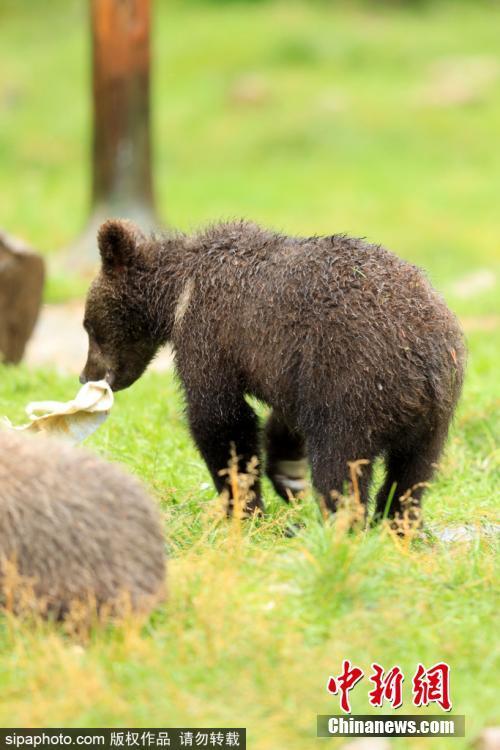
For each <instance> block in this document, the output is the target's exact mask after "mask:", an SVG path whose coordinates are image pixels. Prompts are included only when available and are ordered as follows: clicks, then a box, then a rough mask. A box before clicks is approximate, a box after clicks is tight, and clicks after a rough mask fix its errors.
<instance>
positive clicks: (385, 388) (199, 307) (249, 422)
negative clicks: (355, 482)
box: [82, 220, 465, 516]
mask: <svg viewBox="0 0 500 750" xmlns="http://www.w3.org/2000/svg"><path fill="white" fill-rule="evenodd" d="M99 247H100V251H101V257H102V269H101V272H100V274H99V276H98V277H97V279H96V280H95V281H94V282H93V284H92V286H91V288H90V290H89V293H88V297H87V304H86V312H85V321H84V325H85V327H86V330H87V332H88V334H89V341H90V344H89V357H88V361H87V364H86V366H85V369H84V371H83V373H82V382H85V380H95V379H98V378H102V377H107V378H108V380H109V382H110V383H111V385H112V387H113V388H114V389H115V390H118V389H120V388H126V387H128V386H130V385H131V384H132V383H133V382H134V381H135V380H136V379H137V378H138V377H139V376H140V375H141V374H142V372H143V371H144V370H145V368H146V366H147V365H148V363H149V362H150V360H151V359H152V358H153V356H154V355H155V352H156V351H157V349H158V348H159V347H160V346H162V345H163V344H165V343H166V342H169V341H170V342H172V344H173V347H174V351H175V356H176V367H177V371H178V373H179V376H180V379H181V381H182V384H183V386H184V390H185V394H186V399H187V412H188V417H189V423H190V427H191V432H192V435H193V437H194V439H195V441H196V443H197V445H198V448H199V449H200V451H201V453H202V455H203V457H204V459H205V461H206V463H207V465H208V468H209V470H210V472H211V474H212V477H213V480H214V482H215V485H216V487H217V489H218V490H221V489H222V488H223V487H224V482H225V479H224V478H223V477H221V475H220V473H219V472H220V470H221V469H223V468H224V467H225V466H226V465H227V463H228V458H229V453H230V445H231V443H234V445H235V446H236V451H237V453H238V455H239V456H241V461H240V466H241V467H242V469H244V467H245V466H246V464H247V462H248V461H249V459H250V458H251V457H252V456H254V455H257V456H258V455H259V454H260V447H259V443H260V440H259V430H258V424H257V418H256V415H255V413H254V411H253V410H252V409H251V408H250V406H249V405H248V403H247V401H246V400H245V395H247V394H252V395H254V396H256V397H257V398H258V399H261V400H262V401H264V402H265V403H267V404H268V405H269V406H271V407H272V415H271V417H270V420H269V423H268V425H267V427H266V431H265V435H266V449H267V455H268V463H267V471H268V473H269V475H270V477H271V479H272V481H273V483H274V486H275V487H276V489H277V491H278V492H279V493H280V494H281V495H282V496H283V497H285V498H286V497H287V496H288V494H289V491H291V492H292V494H295V493H296V492H297V491H299V490H300V489H301V488H302V487H303V480H304V475H305V457H306V456H307V458H308V460H309V463H310V467H311V472H312V480H313V484H314V486H315V488H316V489H317V490H318V491H319V493H321V495H322V496H323V497H324V499H325V501H326V503H327V504H328V505H329V506H330V507H331V508H332V509H335V505H336V502H335V497H334V496H332V491H334V492H335V493H340V492H342V490H343V489H344V484H345V482H346V481H347V480H348V478H349V469H348V462H349V461H354V460H356V459H362V458H363V459H369V461H370V465H369V467H368V468H367V469H366V470H365V471H364V473H363V477H362V479H361V487H360V489H361V496H362V500H363V502H364V503H365V504H366V501H367V498H368V488H369V483H370V474H371V465H372V463H373V460H374V459H375V458H376V457H377V456H383V457H384V458H385V461H386V467H387V472H386V479H385V481H384V484H383V486H382V488H381V489H380V491H379V493H378V497H377V504H376V514H377V515H381V514H382V513H383V512H384V510H386V511H388V514H389V516H394V514H395V513H397V512H399V511H400V510H401V504H400V498H401V496H402V495H403V494H404V493H407V491H409V490H411V488H414V486H415V485H416V484H419V483H421V482H426V481H427V480H428V479H429V478H430V476H431V475H432V472H433V468H434V466H435V464H436V462H437V460H438V459H439V456H440V454H441V450H442V447H443V443H444V440H445V438H446V434H447V431H448V426H449V423H450V420H451V418H452V415H453V411H454V409H455V405H456V403H457V399H458V397H459V394H460V389H461V385H462V380H463V374H464V364H465V348H464V343H463V338H462V334H461V331H460V328H459V325H458V323H457V321H456V319H455V317H454V316H453V315H452V313H451V312H450V311H449V310H448V308H447V307H446V305H445V303H444V302H443V300H442V299H441V297H440V296H439V295H438V294H437V293H436V292H435V291H434V290H433V289H432V287H431V285H430V284H429V282H428V280H427V279H426V277H425V275H424V274H423V273H422V271H421V270H419V269H418V268H416V267H415V266H413V265H411V264H410V263H407V262H405V261H403V260H401V259H399V258H398V257H396V256H395V255H393V254H392V253H390V252H389V251H387V250H385V249H384V248H382V247H380V246H378V245H371V244H368V243H367V242H364V241H363V240H360V239H351V238H348V237H346V236H343V235H333V236H328V237H287V236H283V235H279V234H276V233H273V232H270V231H267V230H265V229H262V228H260V227H258V226H256V225H254V224H251V223H247V222H243V221H241V222H235V223H228V224H220V225H218V226H214V227H211V228H209V229H207V230H205V231H203V232H201V233H199V234H195V235H194V236H184V235H175V236H165V237H162V238H156V237H152V238H146V237H144V236H143V235H141V233H140V231H139V230H138V229H137V227H135V226H134V225H132V224H130V223H128V222H122V221H119V220H110V221H108V222H106V223H105V224H104V225H103V226H102V227H101V229H100V232H99ZM394 485H395V487H394ZM256 490H257V491H256V497H255V506H259V507H262V501H261V498H260V492H259V488H258V486H257V487H256ZM422 490H423V488H422V487H418V488H415V489H414V490H413V498H414V499H415V500H417V501H418V499H419V497H420V495H421V494H422ZM391 497H392V499H391ZM388 498H389V502H388ZM387 505H388V506H389V507H386V506H387Z"/></svg>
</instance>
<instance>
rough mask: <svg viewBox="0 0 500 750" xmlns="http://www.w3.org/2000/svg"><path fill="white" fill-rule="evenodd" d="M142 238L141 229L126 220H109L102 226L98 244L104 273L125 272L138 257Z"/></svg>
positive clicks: (98, 235)
mask: <svg viewBox="0 0 500 750" xmlns="http://www.w3.org/2000/svg"><path fill="white" fill-rule="evenodd" d="M141 237H142V235H141V231H140V229H139V227H137V226H136V225H135V224H134V223H133V222H131V221H126V220H124V219H108V221H105V222H104V224H101V227H100V229H99V232H98V234H97V244H98V246H99V252H100V253H101V259H102V267H103V270H104V271H109V272H114V271H117V272H119V271H123V270H124V269H125V268H128V267H129V266H131V265H132V264H133V262H134V258H135V256H136V248H137V242H138V240H139V239H140V238H141Z"/></svg>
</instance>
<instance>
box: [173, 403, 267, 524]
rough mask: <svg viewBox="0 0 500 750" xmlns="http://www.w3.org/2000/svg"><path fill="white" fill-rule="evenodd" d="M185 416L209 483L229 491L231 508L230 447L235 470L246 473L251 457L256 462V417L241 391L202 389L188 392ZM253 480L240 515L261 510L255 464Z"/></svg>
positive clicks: (257, 455)
mask: <svg viewBox="0 0 500 750" xmlns="http://www.w3.org/2000/svg"><path fill="white" fill-rule="evenodd" d="M187 397H188V417H189V425H190V428H191V434H192V436H193V438H194V440H195V442H196V445H197V446H198V449H199V451H200V453H201V455H202V456H203V458H204V460H205V463H206V464H207V466H208V469H209V471H210V474H211V475H212V479H213V482H214V484H215V487H216V489H217V491H218V492H219V493H221V492H223V491H224V490H227V491H228V493H229V509H230V510H232V507H233V503H234V497H233V490H232V486H231V485H232V483H231V481H230V477H229V475H228V473H227V469H228V468H229V466H230V463H231V458H232V450H233V449H234V452H235V453H236V456H237V460H238V473H239V474H247V473H248V467H249V465H251V462H252V459H254V461H255V459H257V461H259V457H260V451H259V430H258V420H257V416H256V414H255V412H254V411H253V409H251V408H250V406H249V405H248V404H247V402H246V401H245V399H244V397H243V394H241V395H240V394H238V396H234V395H232V396H228V394H224V395H222V394H217V395H216V396H212V397H211V396H210V395H209V394H208V393H207V392H206V391H204V392H203V393H199V392H196V393H193V391H192V390H191V391H188V393H187ZM254 470H255V480H254V482H253V484H252V486H251V488H250V492H249V493H247V497H246V498H243V500H244V502H245V507H244V508H243V512H244V515H251V514H252V513H255V512H256V511H263V509H264V505H263V502H262V498H261V492H260V480H259V465H257V466H256V467H255V469H254Z"/></svg>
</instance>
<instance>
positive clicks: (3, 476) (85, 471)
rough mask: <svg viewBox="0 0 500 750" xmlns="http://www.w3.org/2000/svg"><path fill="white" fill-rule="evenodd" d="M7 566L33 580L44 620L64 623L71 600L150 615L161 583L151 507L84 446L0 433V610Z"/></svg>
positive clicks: (137, 488) (160, 545) (158, 535)
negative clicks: (56, 619) (57, 619)
mask: <svg viewBox="0 0 500 750" xmlns="http://www.w3.org/2000/svg"><path fill="white" fill-rule="evenodd" d="M6 563H7V567H6ZM9 564H11V565H14V566H15V568H16V571H17V574H18V575H20V576H21V577H22V578H23V579H24V580H25V582H26V581H31V582H32V587H33V592H34V594H35V599H36V600H38V601H39V602H40V607H39V608H38V609H39V611H40V612H42V613H44V614H51V615H52V616H55V617H63V616H64V615H65V614H67V612H68V611H69V610H70V608H71V605H72V604H73V603H74V602H82V603H87V602H90V603H93V604H95V605H96V607H97V609H98V610H100V609H101V607H102V605H108V607H109V610H110V611H111V612H114V611H116V605H118V604H122V605H124V606H125V607H126V606H131V608H133V609H138V610H143V609H148V608H149V607H150V606H151V605H152V604H153V603H154V602H155V601H156V600H157V599H158V597H159V596H160V595H161V593H162V587H163V584H164V577H165V553H164V542H163V537H162V532H161V528H160V523H159V518H158V514H157V512H156V508H155V507H154V503H153V502H152V500H151V499H150V498H149V497H148V496H147V494H146V492H145V491H144V489H143V488H142V486H141V485H140V484H139V482H138V481H137V480H136V479H134V478H133V477H130V476H128V475H126V474H125V473H124V472H123V471H122V470H121V469H119V468H118V467H117V466H114V465H112V464H109V463H106V462H104V461H103V460H101V459H100V458H98V457H96V456H94V455H92V454H91V453H89V452H87V451H85V450H83V449H82V448H74V447H72V446H70V445H68V444H66V443H63V442H60V441H56V440H53V439H49V438H41V437H29V436H26V435H17V434H15V433H12V432H6V431H2V432H0V591H1V598H3V600H4V603H5V597H6V596H7V597H8V594H7V593H6V589H7V588H8V586H9V585H10V584H9V582H8V580H7V579H8V575H7V572H8V566H9ZM127 600H128V601H127ZM7 603H8V602H7Z"/></svg>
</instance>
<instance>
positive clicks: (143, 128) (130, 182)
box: [70, 0, 158, 270]
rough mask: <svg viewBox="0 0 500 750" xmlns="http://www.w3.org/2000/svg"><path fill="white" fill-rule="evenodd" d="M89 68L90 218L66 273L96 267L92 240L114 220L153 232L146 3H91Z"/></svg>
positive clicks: (119, 0)
mask: <svg viewBox="0 0 500 750" xmlns="http://www.w3.org/2000/svg"><path fill="white" fill-rule="evenodd" d="M90 10H91V23H92V61H93V147H92V167H93V172H92V216H91V219H90V222H89V225H88V227H87V229H86V231H85V232H84V234H83V236H82V237H81V238H80V240H79V241H78V242H77V243H76V244H75V245H74V246H73V248H72V251H71V254H70V258H71V261H72V266H73V268H75V266H76V267H77V268H78V269H79V270H85V269H86V268H88V269H89V270H90V269H91V268H92V267H94V266H95V264H96V263H97V260H98V257H97V249H96V242H95V233H96V230H97V227H98V225H99V224H100V222H101V221H102V220H103V219H105V218H108V217H111V216H116V217H123V218H129V219H133V220H135V221H137V223H138V224H139V225H140V226H141V228H142V229H145V230H151V229H153V228H155V227H156V226H157V225H158V222H157V219H156V213H155V201H154V192H153V180H152V173H151V134H150V96H149V94H150V85H149V69H150V0H90Z"/></svg>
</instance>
